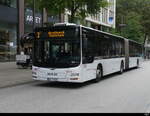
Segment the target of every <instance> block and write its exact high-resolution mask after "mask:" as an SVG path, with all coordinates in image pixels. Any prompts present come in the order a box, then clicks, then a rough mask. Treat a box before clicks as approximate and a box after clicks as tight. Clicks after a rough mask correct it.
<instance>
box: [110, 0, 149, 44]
mask: <svg viewBox="0 0 150 116" xmlns="http://www.w3.org/2000/svg"><path fill="white" fill-rule="evenodd" d="M149 11H150V1H149V0H117V29H116V30H113V31H112V32H113V33H117V34H119V35H122V36H125V37H127V38H128V39H132V40H136V41H137V42H144V40H145V38H146V37H147V36H149V34H150V18H149V16H150V12H149ZM122 24H125V26H124V27H123V26H122Z"/></svg>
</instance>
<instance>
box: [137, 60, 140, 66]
mask: <svg viewBox="0 0 150 116" xmlns="http://www.w3.org/2000/svg"><path fill="white" fill-rule="evenodd" d="M139 66H140V62H139V59H138V60H137V68H139Z"/></svg>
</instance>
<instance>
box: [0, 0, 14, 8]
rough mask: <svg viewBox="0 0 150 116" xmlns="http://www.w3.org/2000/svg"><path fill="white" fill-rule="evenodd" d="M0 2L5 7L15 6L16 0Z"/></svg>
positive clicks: (2, 0) (1, 0) (0, 0)
mask: <svg viewBox="0 0 150 116" xmlns="http://www.w3.org/2000/svg"><path fill="white" fill-rule="evenodd" d="M0 4H1V5H4V6H7V7H13V8H16V7H17V0H0Z"/></svg>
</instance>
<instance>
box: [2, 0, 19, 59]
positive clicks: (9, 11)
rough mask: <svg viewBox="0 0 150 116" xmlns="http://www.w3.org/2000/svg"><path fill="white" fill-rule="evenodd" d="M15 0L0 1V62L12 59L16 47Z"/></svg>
mask: <svg viewBox="0 0 150 116" xmlns="http://www.w3.org/2000/svg"><path fill="white" fill-rule="evenodd" d="M17 32H18V9H17V0H1V1H0V62H5V61H13V60H14V59H15V55H16V52H17V51H16V49H17Z"/></svg>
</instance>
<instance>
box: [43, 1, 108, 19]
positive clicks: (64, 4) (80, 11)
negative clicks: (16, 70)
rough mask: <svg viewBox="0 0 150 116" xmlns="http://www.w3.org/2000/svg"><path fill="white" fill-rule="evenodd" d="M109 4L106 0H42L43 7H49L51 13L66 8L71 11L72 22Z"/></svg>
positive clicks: (61, 11)
mask: <svg viewBox="0 0 150 116" xmlns="http://www.w3.org/2000/svg"><path fill="white" fill-rule="evenodd" d="M106 5H107V2H106V0H96V1H94V2H93V0H41V7H44V8H46V9H47V11H48V12H49V13H51V14H61V13H64V12H65V10H66V9H67V10H69V11H70V14H71V15H70V17H71V18H70V22H74V21H75V18H76V17H78V18H81V17H82V18H85V17H86V16H88V15H89V14H97V13H98V12H100V10H101V7H105V6H106Z"/></svg>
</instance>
